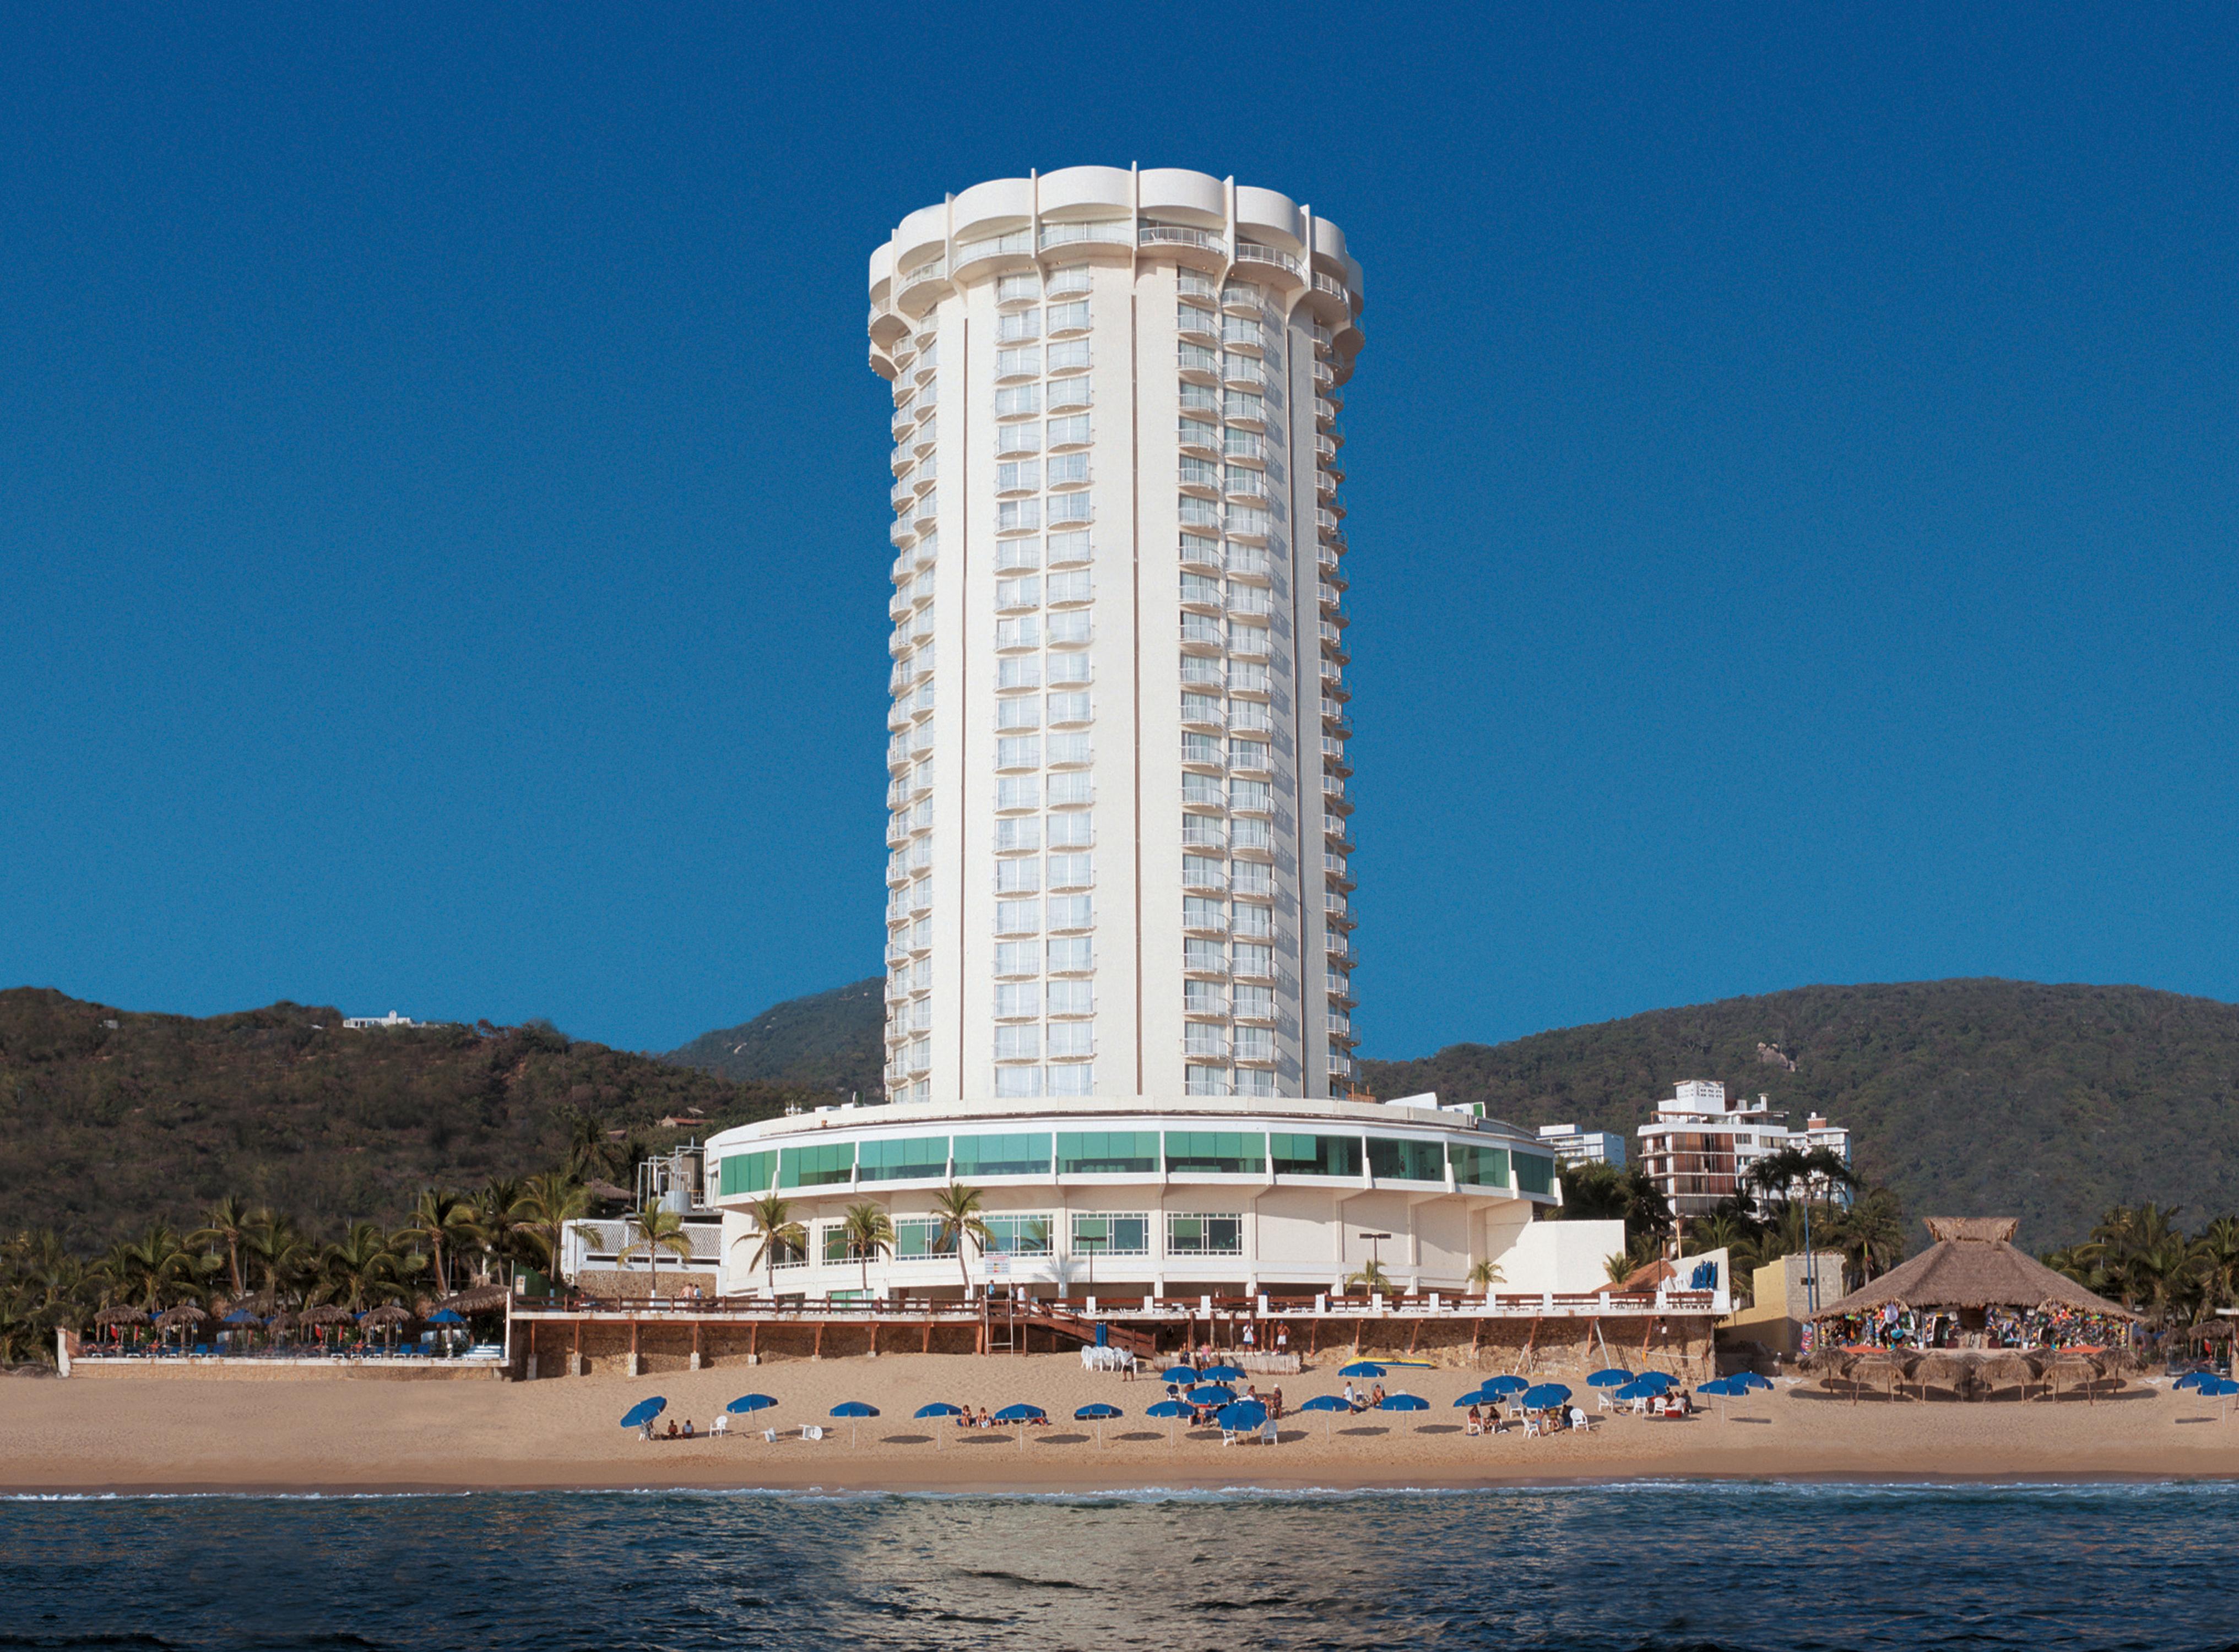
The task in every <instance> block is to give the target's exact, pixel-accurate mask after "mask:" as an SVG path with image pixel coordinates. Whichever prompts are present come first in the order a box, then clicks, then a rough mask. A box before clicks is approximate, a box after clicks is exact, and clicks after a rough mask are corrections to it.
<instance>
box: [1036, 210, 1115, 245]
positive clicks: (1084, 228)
mask: <svg viewBox="0 0 2239 1652" xmlns="http://www.w3.org/2000/svg"><path fill="white" fill-rule="evenodd" d="M1083 242H1105V243H1107V244H1112V245H1117V246H1121V247H1125V246H1129V245H1132V244H1133V236H1132V235H1131V233H1130V230H1129V221H1128V220H1127V219H1125V218H1106V219H1099V220H1098V221H1097V222H1093V223H1046V224H1044V225H1043V226H1042V249H1043V250H1044V251H1045V252H1046V251H1047V250H1048V249H1050V248H1052V247H1073V246H1078V245H1080V244H1081V243H1083Z"/></svg>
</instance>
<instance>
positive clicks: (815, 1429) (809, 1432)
mask: <svg viewBox="0 0 2239 1652" xmlns="http://www.w3.org/2000/svg"><path fill="white" fill-rule="evenodd" d="M823 1437H824V1430H823V1427H822V1425H821V1424H820V1423H802V1424H801V1438H802V1439H804V1440H821V1439H822V1438H823Z"/></svg>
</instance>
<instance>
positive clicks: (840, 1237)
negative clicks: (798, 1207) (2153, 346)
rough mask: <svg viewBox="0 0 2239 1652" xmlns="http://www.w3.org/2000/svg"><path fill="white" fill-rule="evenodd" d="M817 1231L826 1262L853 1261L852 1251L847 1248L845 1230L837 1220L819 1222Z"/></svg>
mask: <svg viewBox="0 0 2239 1652" xmlns="http://www.w3.org/2000/svg"><path fill="white" fill-rule="evenodd" d="M816 1231H817V1233H818V1234H819V1235H820V1236H821V1237H822V1239H823V1241H824V1243H823V1244H822V1245H821V1247H820V1248H821V1252H822V1255H823V1258H824V1260H825V1261H826V1262H827V1263H834V1262H853V1261H854V1259H855V1257H854V1252H852V1251H849V1250H848V1249H847V1229H846V1228H844V1227H842V1226H841V1225H840V1224H839V1223H837V1222H820V1223H818V1224H817V1225H816Z"/></svg>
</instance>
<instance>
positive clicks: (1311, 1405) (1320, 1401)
mask: <svg viewBox="0 0 2239 1652" xmlns="http://www.w3.org/2000/svg"><path fill="white" fill-rule="evenodd" d="M1299 1410H1302V1411H1350V1410H1352V1407H1351V1406H1350V1405H1347V1404H1346V1403H1345V1396H1344V1395H1342V1394H1317V1395H1315V1396H1314V1397H1313V1398H1312V1399H1310V1400H1308V1401H1307V1402H1306V1403H1305V1404H1303V1405H1301V1406H1300V1407H1299ZM1336 1426H1337V1424H1336V1423H1334V1422H1332V1421H1329V1420H1327V1419H1325V1420H1324V1422H1323V1423H1322V1437H1323V1438H1324V1439H1327V1438H1328V1437H1329V1436H1330V1433H1331V1431H1332V1430H1333V1429H1335V1428H1336Z"/></svg>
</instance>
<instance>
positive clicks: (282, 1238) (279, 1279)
mask: <svg viewBox="0 0 2239 1652" xmlns="http://www.w3.org/2000/svg"><path fill="white" fill-rule="evenodd" d="M243 1244H244V1247H245V1248H246V1249H247V1251H248V1252H249V1267H250V1269H251V1271H253V1272H254V1273H255V1274H256V1279H257V1283H258V1285H259V1286H260V1287H261V1288H262V1289H263V1290H268V1291H269V1292H271V1293H272V1298H273V1301H274V1302H275V1303H277V1302H279V1301H280V1299H281V1298H282V1297H287V1296H292V1295H294V1294H295V1293H296V1292H297V1291H299V1290H302V1289H303V1288H304V1287H305V1286H306V1285H308V1284H309V1283H310V1281H311V1277H312V1276H313V1275H314V1274H315V1273H316V1271H317V1269H318V1264H319V1250H318V1246H317V1245H316V1244H313V1243H312V1240H311V1236H310V1235H309V1234H308V1233H306V1232H304V1231H303V1230H302V1228H300V1227H298V1226H297V1225H296V1218H295V1217H291V1216H289V1215H288V1214H287V1213H286V1212H284V1211H270V1210H263V1211H257V1212H256V1214H255V1216H253V1217H251V1218H250V1220H249V1231H248V1233H247V1234H246V1235H245V1236H244V1238H243Z"/></svg>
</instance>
